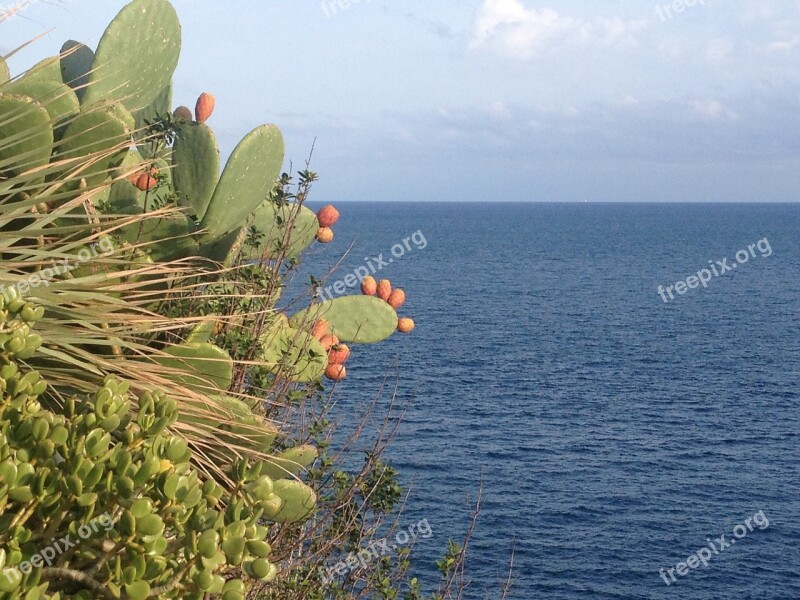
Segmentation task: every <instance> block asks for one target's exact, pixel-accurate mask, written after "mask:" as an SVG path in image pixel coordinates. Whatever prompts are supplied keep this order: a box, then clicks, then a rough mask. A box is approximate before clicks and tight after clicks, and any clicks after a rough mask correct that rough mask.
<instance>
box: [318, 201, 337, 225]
mask: <svg viewBox="0 0 800 600" xmlns="http://www.w3.org/2000/svg"><path fill="white" fill-rule="evenodd" d="M317 220H318V221H319V226H320V227H333V226H334V225H335V224H336V221H338V220H339V211H338V210H336V208H335V207H334V206H333V205H331V204H328V205H327V206H323V207H322V208H320V209H319V212H318V213H317Z"/></svg>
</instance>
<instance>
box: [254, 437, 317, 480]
mask: <svg viewBox="0 0 800 600" xmlns="http://www.w3.org/2000/svg"><path fill="white" fill-rule="evenodd" d="M318 456H319V451H318V450H317V449H316V448H315V447H314V446H310V445H308V444H305V445H302V446H296V447H294V448H289V449H288V450H285V451H283V452H281V453H280V454H278V455H277V456H275V457H273V458H270V459H269V460H268V461H265V462H264V467H263V469H262V473H263V474H264V475H268V476H269V477H271V478H272V479H273V480H278V479H288V478H293V477H296V476H297V475H298V474H299V473H300V472H301V471H303V470H305V469H308V467H310V466H311V465H312V464H313V463H314V461H315V460H317V457H318Z"/></svg>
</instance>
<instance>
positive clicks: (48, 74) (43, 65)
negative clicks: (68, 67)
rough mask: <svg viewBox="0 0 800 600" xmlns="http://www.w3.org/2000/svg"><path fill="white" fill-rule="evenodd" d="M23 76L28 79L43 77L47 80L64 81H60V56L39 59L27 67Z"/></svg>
mask: <svg viewBox="0 0 800 600" xmlns="http://www.w3.org/2000/svg"><path fill="white" fill-rule="evenodd" d="M25 77H26V78H28V79H39V80H42V79H45V80H47V81H58V82H59V83H64V82H63V81H61V58H60V57H58V56H51V57H49V58H45V59H44V60H40V61H39V62H38V63H36V64H35V65H33V66H32V67H31V68H30V69H28V71H27V72H26V73H25Z"/></svg>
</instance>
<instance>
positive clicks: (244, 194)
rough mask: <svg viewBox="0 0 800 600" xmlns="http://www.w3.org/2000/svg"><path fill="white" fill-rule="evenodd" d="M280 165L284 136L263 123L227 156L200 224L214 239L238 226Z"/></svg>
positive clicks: (265, 191)
mask: <svg viewBox="0 0 800 600" xmlns="http://www.w3.org/2000/svg"><path fill="white" fill-rule="evenodd" d="M282 165H283V137H282V136H281V132H280V130H279V129H278V128H277V127H275V126H274V125H263V126H261V127H258V128H257V129H254V130H253V131H251V132H250V133H249V134H248V135H247V136H245V138H244V139H243V140H242V141H241V142H239V145H238V146H237V147H236V149H235V150H234V151H233V154H231V157H230V159H228V164H227V165H226V166H225V170H224V171H223V172H222V177H221V178H220V180H219V183H218V184H217V187H216V190H215V191H214V195H213V196H212V198H211V202H210V203H209V205H208V209H207V210H206V212H205V214H204V215H203V217H202V221H201V222H200V227H201V228H203V229H207V230H208V233H207V238H208V239H210V240H215V239H218V238H220V237H222V236H223V235H225V234H226V233H228V232H230V231H233V230H234V229H238V228H241V227H242V226H243V225H244V224H245V223H246V222H247V219H248V218H249V217H250V215H251V214H252V213H253V211H255V210H256V209H257V208H258V207H259V206H260V205H261V203H262V202H264V199H265V198H266V197H267V195H268V194H269V192H270V191H272V189H273V188H274V187H275V182H276V180H277V178H278V176H279V175H280V170H281V166H282Z"/></svg>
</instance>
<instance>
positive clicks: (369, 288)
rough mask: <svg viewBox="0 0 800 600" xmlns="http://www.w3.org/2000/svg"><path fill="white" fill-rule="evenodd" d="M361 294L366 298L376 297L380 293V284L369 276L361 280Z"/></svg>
mask: <svg viewBox="0 0 800 600" xmlns="http://www.w3.org/2000/svg"><path fill="white" fill-rule="evenodd" d="M361 293H362V294H364V295H365V296H374V295H375V294H377V293H378V282H377V281H375V278H374V277H370V276H369V275H367V276H366V277H364V279H362V280H361Z"/></svg>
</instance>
